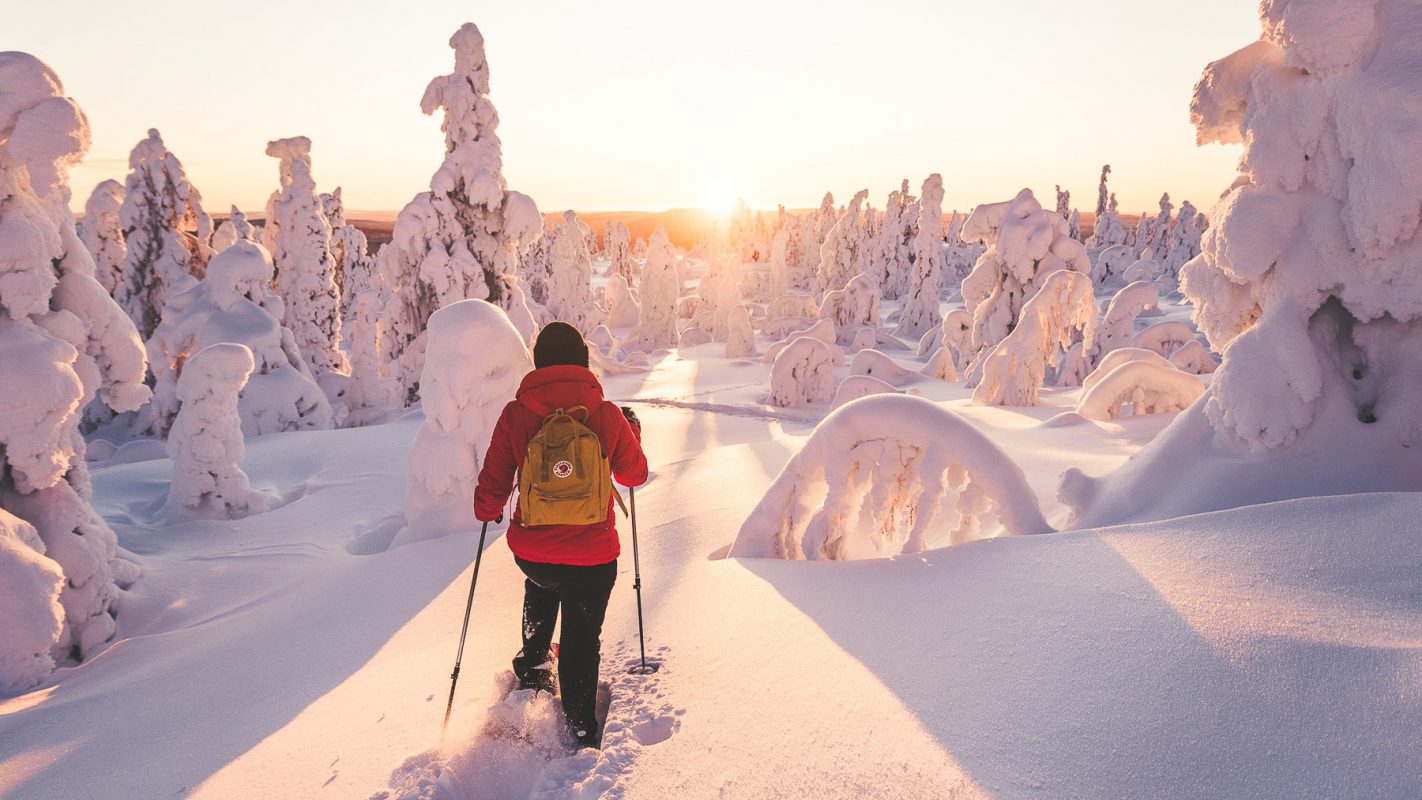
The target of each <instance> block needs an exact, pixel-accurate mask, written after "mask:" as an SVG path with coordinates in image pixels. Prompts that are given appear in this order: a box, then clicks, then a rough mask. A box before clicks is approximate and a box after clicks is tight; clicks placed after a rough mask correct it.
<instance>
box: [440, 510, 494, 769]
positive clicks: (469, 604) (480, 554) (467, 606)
mask: <svg viewBox="0 0 1422 800" xmlns="http://www.w3.org/2000/svg"><path fill="white" fill-rule="evenodd" d="M488 532H489V523H488V522H485V523H484V526H483V527H482V528H480V529H479V549H478V551H476V552H475V553H474V577H473V578H472V579H470V581H469V599H468V600H466V601H465V602H464V627H463V628H461V629H460V631H459V650H458V652H456V653H455V654H454V672H451V673H450V675H449V702H448V703H446V704H445V706H444V727H443V728H441V729H440V731H439V739H440V741H444V735H445V734H446V733H448V732H449V714H450V712H451V711H453V710H454V687H455V686H456V685H458V683H459V664H460V662H462V661H463V660H464V637H465V636H467V635H468V634H469V612H470V611H471V610H472V609H473V608H474V587H475V586H476V585H478V583H479V562H480V561H482V560H483V558H484V534H486V533H488Z"/></svg>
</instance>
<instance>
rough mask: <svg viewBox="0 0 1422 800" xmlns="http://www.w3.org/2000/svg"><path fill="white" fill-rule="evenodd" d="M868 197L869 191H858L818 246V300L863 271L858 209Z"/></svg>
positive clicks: (860, 226)
mask: <svg viewBox="0 0 1422 800" xmlns="http://www.w3.org/2000/svg"><path fill="white" fill-rule="evenodd" d="M868 196H869V190H867V189H861V190H859V192H857V193H856V194H855V195H854V198H853V199H852V200H850V201H849V207H848V208H847V209H846V210H845V212H844V213H843V214H841V215H840V217H839V219H837V220H836V221H835V223H834V227H832V228H830V229H829V232H828V233H826V234H825V239H824V242H823V243H821V244H820V264H819V269H818V270H817V271H816V288H817V289H818V292H819V294H820V295H821V296H823V295H824V294H825V293H826V292H832V291H834V290H835V289H843V288H844V285H845V284H846V283H849V279H850V278H853V277H854V276H855V275H858V274H859V273H861V272H863V271H864V264H865V256H866V255H867V253H866V252H865V240H864V224H863V220H862V219H861V216H860V206H861V205H862V204H863V203H864V200H865V199H866V198H867V197H868Z"/></svg>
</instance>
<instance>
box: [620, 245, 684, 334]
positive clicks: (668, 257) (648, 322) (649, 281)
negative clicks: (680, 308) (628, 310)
mask: <svg viewBox="0 0 1422 800" xmlns="http://www.w3.org/2000/svg"><path fill="white" fill-rule="evenodd" d="M638 295H639V296H638V299H639V300H640V301H641V304H642V309H641V316H642V320H641V322H639V323H638V325H637V328H636V330H634V331H633V332H632V334H631V335H630V336H629V337H628V340H627V347H628V348H630V349H635V350H648V351H650V350H657V349H659V348H663V347H676V346H677V338H678V337H677V328H676V302H677V298H678V297H680V295H681V278H680V276H678V275H677V269H676V251H675V250H673V249H672V246H671V242H670V241H668V240H667V232H666V231H665V230H663V229H662V226H660V225H658V226H657V230H656V231H655V232H653V233H652V241H651V243H650V244H649V245H648V246H647V259H646V263H645V264H644V265H643V266H642V283H641V285H640V286H639V287H638Z"/></svg>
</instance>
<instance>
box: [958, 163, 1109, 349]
mask: <svg viewBox="0 0 1422 800" xmlns="http://www.w3.org/2000/svg"><path fill="white" fill-rule="evenodd" d="M963 236H964V237H965V238H968V239H982V240H983V241H986V242H987V243H988V245H989V247H988V250H987V251H986V252H984V253H983V254H982V256H981V257H980V258H979V259H978V263H977V264H976V265H975V266H974V267H973V271H972V273H971V274H969V275H968V277H966V278H964V279H963V304H964V306H965V307H966V308H969V309H972V313H973V331H972V337H971V339H970V342H969V345H968V351H967V352H966V353H964V356H965V360H966V361H970V362H975V361H977V360H978V358H979V357H980V356H981V355H982V354H983V353H984V352H985V351H986V350H987V349H988V348H990V347H992V346H993V345H996V344H997V343H998V342H1000V341H1002V339H1003V337H1005V336H1007V334H1008V333H1009V332H1011V331H1012V329H1013V328H1014V327H1015V326H1016V325H1017V320H1018V318H1019V317H1020V316H1021V314H1022V307H1023V306H1024V305H1026V303H1027V301H1028V300H1030V299H1031V298H1032V295H1034V294H1036V293H1037V290H1038V289H1039V288H1040V287H1041V286H1042V284H1043V283H1044V282H1045V281H1046V280H1047V278H1048V277H1049V276H1050V275H1052V274H1053V273H1055V272H1058V271H1061V270H1070V271H1073V272H1081V273H1084V274H1090V273H1091V263H1090V260H1089V259H1088V258H1087V255H1086V250H1085V248H1083V247H1082V246H1081V243H1080V242H1078V241H1076V240H1075V239H1072V238H1071V236H1070V235H1068V231H1067V225H1066V220H1064V219H1062V218H1061V217H1059V216H1057V215H1056V214H1053V213H1052V212H1050V211H1046V210H1044V209H1043V208H1042V206H1041V205H1040V204H1038V202H1037V199H1036V198H1035V197H1033V196H1032V192H1031V190H1029V189H1023V190H1022V191H1021V192H1019V193H1018V194H1017V196H1016V197H1015V198H1013V199H1011V200H1008V201H1005V202H1001V203H989V204H984V205H980V206H978V207H977V208H975V209H973V212H972V213H971V214H969V215H968V219H967V221H965V222H964V223H963Z"/></svg>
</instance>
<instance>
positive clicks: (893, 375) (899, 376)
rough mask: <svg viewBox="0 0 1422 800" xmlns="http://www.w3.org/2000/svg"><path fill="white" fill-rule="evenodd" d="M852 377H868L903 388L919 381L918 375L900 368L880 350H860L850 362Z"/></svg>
mask: <svg viewBox="0 0 1422 800" xmlns="http://www.w3.org/2000/svg"><path fill="white" fill-rule="evenodd" d="M849 374H850V375H868V376H870V377H874V378H878V379H879V380H881V381H885V382H886V383H889V384H891V385H893V386H903V385H904V384H906V383H912V382H913V381H915V380H917V379H918V375H917V373H915V372H913V371H912V370H908V369H904V368H903V367H901V366H899V365H898V364H897V363H896V362H895V361H894V360H893V359H892V358H889V357H888V356H886V355H884V354H883V353H881V352H879V351H878V350H860V351H859V352H858V353H855V354H854V358H853V359H852V360H851V361H850V362H849Z"/></svg>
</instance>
